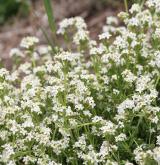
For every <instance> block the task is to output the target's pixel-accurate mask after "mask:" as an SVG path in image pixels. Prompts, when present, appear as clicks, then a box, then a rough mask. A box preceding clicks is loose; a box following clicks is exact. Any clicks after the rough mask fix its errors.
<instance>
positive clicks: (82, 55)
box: [0, 0, 160, 165]
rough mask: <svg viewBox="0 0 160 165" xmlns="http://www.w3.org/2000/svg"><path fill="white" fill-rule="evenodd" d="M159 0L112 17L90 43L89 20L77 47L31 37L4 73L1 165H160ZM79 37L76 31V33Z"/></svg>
mask: <svg viewBox="0 0 160 165" xmlns="http://www.w3.org/2000/svg"><path fill="white" fill-rule="evenodd" d="M159 4H160V3H159V0H148V1H147V2H146V7H145V9H143V8H142V6H140V5H138V4H134V5H133V6H132V8H131V9H130V10H129V13H124V12H122V13H120V14H119V17H120V19H122V20H123V21H124V26H123V27H119V26H118V19H117V18H115V17H109V18H108V19H107V22H106V25H105V26H104V28H103V33H102V34H100V35H99V39H100V41H98V42H97V41H94V40H92V39H90V38H89V32H88V31H87V26H86V24H85V22H84V20H83V19H82V18H80V17H75V18H70V19H65V20H63V21H62V22H61V23H60V28H59V30H58V32H57V33H59V34H61V35H63V36H64V37H66V35H67V33H68V27H69V28H70V29H71V28H72V29H74V30H73V31H74V32H75V33H74V35H73V40H68V44H69V45H71V44H73V45H74V49H73V51H71V50H70V49H63V48H56V51H55V49H54V48H53V47H51V46H38V39H37V38H35V37H26V38H24V39H23V40H22V42H21V44H20V45H21V47H22V48H23V49H21V48H20V49H17V48H15V49H13V50H12V51H11V53H10V55H11V56H12V58H13V61H14V66H13V69H12V71H7V69H5V68H1V69H0V107H1V108H0V164H2V165H3V164H4V165H5V164H7V165H18V164H26V165H32V164H33V165H34V164H37V165H66V164H70V165H81V164H84V165H158V164H160V35H159V34H160V33H159V31H160V19H159V14H160V13H159ZM71 34H72V33H71V32H70V34H69V35H71Z"/></svg>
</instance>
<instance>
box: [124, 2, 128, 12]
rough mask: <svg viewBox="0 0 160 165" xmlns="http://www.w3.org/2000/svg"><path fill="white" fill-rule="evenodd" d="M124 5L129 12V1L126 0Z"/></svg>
mask: <svg viewBox="0 0 160 165" xmlns="http://www.w3.org/2000/svg"><path fill="white" fill-rule="evenodd" d="M124 6H125V10H126V12H127V13H128V2H127V0H124Z"/></svg>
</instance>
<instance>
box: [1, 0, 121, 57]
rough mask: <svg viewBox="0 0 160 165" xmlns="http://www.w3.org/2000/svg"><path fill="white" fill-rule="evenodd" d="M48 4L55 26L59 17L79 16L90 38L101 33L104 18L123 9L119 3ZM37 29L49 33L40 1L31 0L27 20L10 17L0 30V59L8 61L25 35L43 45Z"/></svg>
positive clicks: (63, 0)
mask: <svg viewBox="0 0 160 165" xmlns="http://www.w3.org/2000/svg"><path fill="white" fill-rule="evenodd" d="M52 4H53V8H54V16H55V20H56V22H57V24H58V22H59V21H61V20H62V19H63V18H69V17H74V16H77V15H78V16H82V17H83V18H84V19H85V20H86V22H87V24H88V29H89V31H90V35H91V36H92V38H93V39H96V38H97V34H98V33H100V32H101V29H102V26H103V25H104V24H105V20H106V17H107V16H111V15H116V14H117V13H118V12H119V11H121V10H123V3H121V1H120V0H119V1H118V0H114V1H113V0H52ZM41 28H43V29H45V31H47V32H48V33H49V27H48V20H47V16H46V14H45V9H44V5H43V0H32V1H31V5H30V13H29V14H28V17H25V18H21V17H15V18H11V19H10V20H9V21H8V22H7V23H6V24H5V25H3V26H1V27H0V56H1V57H2V58H3V59H5V60H9V51H10V49H12V48H14V47H18V46H19V43H20V41H21V39H22V38H23V37H25V36H28V35H34V36H37V37H39V38H40V40H41V43H42V44H45V43H46V39H45V37H44V34H43V33H42V31H41Z"/></svg>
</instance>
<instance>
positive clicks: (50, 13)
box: [43, 0, 56, 33]
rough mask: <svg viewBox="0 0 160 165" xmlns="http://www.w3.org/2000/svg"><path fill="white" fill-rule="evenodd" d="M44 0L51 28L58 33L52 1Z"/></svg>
mask: <svg viewBox="0 0 160 165" xmlns="http://www.w3.org/2000/svg"><path fill="white" fill-rule="evenodd" d="M43 1H44V6H45V10H46V13H47V17H48V22H49V26H50V29H51V31H52V32H53V33H56V24H55V19H54V15H53V9H52V4H51V1H50V0H43Z"/></svg>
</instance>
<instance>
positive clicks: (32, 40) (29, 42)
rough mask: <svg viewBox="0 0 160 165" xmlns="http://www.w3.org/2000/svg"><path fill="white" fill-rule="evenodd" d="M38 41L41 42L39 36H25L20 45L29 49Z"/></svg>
mask: <svg viewBox="0 0 160 165" xmlns="http://www.w3.org/2000/svg"><path fill="white" fill-rule="evenodd" d="M38 42H39V39H38V38H36V37H31V36H28V37H25V38H23V39H22V41H21V43H20V46H21V47H23V48H26V49H29V48H31V47H32V46H34V45H35V44H36V43H38Z"/></svg>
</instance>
